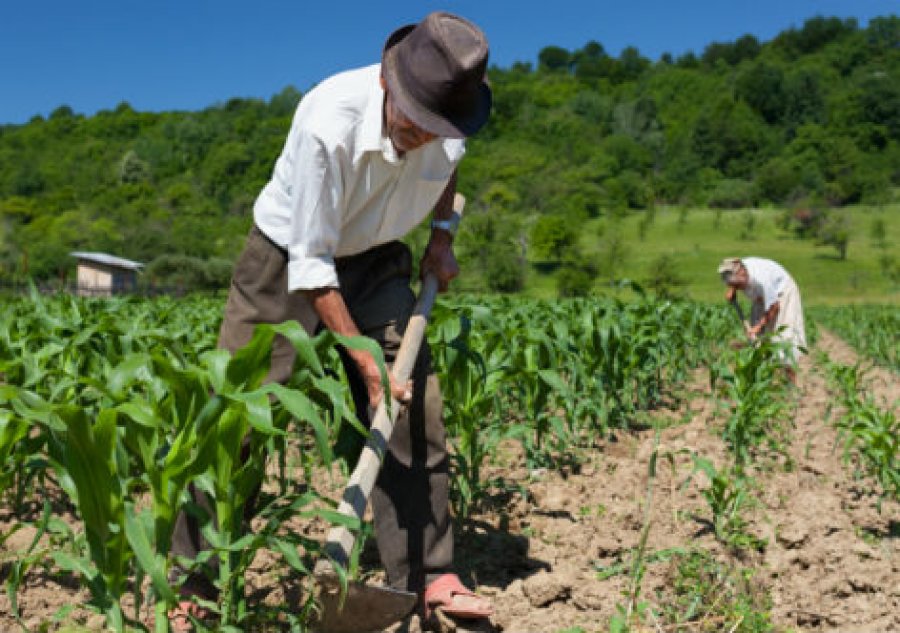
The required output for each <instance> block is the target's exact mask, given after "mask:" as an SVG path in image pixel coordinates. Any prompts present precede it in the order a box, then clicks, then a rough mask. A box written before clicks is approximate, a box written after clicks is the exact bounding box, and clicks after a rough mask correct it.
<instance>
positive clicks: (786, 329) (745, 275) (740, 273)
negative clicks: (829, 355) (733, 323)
mask: <svg viewBox="0 0 900 633" xmlns="http://www.w3.org/2000/svg"><path fill="white" fill-rule="evenodd" d="M719 275H720V276H721V278H722V281H723V282H724V283H725V284H726V285H727V286H728V290H727V291H726V292H725V299H726V300H728V301H734V300H735V297H736V292H737V291H738V290H743V291H744V294H746V295H747V298H748V299H749V300H750V305H751V310H750V325H749V327H748V329H747V336H749V337H750V338H751V340H753V339H756V337H758V336H759V335H760V334H762V333H763V332H768V333H772V334H773V338H774V339H775V340H780V341H785V342H787V343H789V344H790V348H789V352H788V354H787V355H786V357H785V361H786V365H785V366H786V368H787V371H788V375H789V376H790V378H791V381H794V380H796V370H795V368H796V364H797V362H798V360H799V358H800V352H801V351H804V350H805V348H806V332H805V329H804V326H803V306H802V305H801V303H800V290H799V288H797V284H796V283H795V282H794V279H793V278H792V277H791V276H790V275H789V274H788V272H787V271H786V270H785V269H784V268H783V267H782V266H781V265H780V264H778V263H777V262H774V261H772V260H771V259H763V258H761V257H742V258H736V257H731V258H728V259H725V260H723V261H722V263H721V264H719Z"/></svg>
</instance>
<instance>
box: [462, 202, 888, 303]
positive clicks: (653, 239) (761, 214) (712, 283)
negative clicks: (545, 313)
mask: <svg viewBox="0 0 900 633" xmlns="http://www.w3.org/2000/svg"><path fill="white" fill-rule="evenodd" d="M848 212H849V213H850V214H851V215H852V224H851V231H850V239H849V243H848V247H847V256H846V259H845V260H842V259H840V258H839V255H838V252H837V250H836V249H835V248H834V247H830V246H827V245H818V244H817V243H816V242H815V241H812V240H801V239H797V238H796V237H795V236H794V235H793V234H792V233H790V232H788V231H785V230H783V229H781V228H780V227H779V226H778V218H779V216H780V215H781V214H782V213H783V212H782V211H779V210H776V209H753V210H733V211H724V212H723V211H718V210H710V209H697V208H688V207H682V208H674V207H661V208H657V209H656V213H655V217H654V220H653V223H652V224H651V225H650V226H649V227H648V228H646V229H645V230H644V237H643V239H641V237H640V235H641V227H640V225H641V222H642V220H643V219H644V218H643V216H642V214H640V213H632V214H630V215H629V216H627V217H626V218H623V219H622V220H621V221H620V222H618V223H610V222H608V221H607V220H604V219H596V220H590V221H588V222H586V223H585V224H584V225H583V230H582V232H581V236H580V244H581V252H582V253H585V254H587V253H590V255H584V257H586V258H588V259H589V261H590V263H593V264H594V265H595V266H596V268H597V276H596V278H595V281H594V283H593V284H592V286H591V292H593V293H623V292H624V293H627V292H628V291H627V290H626V291H622V290H619V289H616V288H615V287H614V286H613V285H612V284H611V283H610V280H611V278H612V279H622V278H627V279H631V280H634V281H636V282H638V283H639V284H641V285H642V286H645V287H646V288H647V290H650V289H651V286H652V285H653V283H654V279H656V278H659V277H660V276H661V275H660V268H661V267H662V268H663V269H664V270H666V271H668V272H669V274H670V275H671V276H672V277H673V280H670V281H669V283H665V278H663V283H662V284H661V285H662V286H663V287H664V289H665V290H668V291H669V292H671V293H673V294H676V295H680V296H688V297H691V298H694V299H698V300H703V301H718V300H720V299H721V297H722V295H723V292H724V286H722V284H721V282H720V281H719V278H718V275H717V274H716V266H717V265H718V263H719V261H720V260H721V259H723V258H724V257H732V256H738V257H740V256H757V257H767V258H770V259H774V260H776V261H778V262H780V263H781V264H783V265H784V266H785V267H786V268H787V269H788V270H789V271H790V272H791V274H792V275H793V276H794V277H795V279H796V280H797V283H798V284H799V286H800V289H801V292H802V294H803V299H804V301H805V302H806V303H807V304H808V305H816V304H844V303H893V304H898V303H900V268H898V259H897V257H898V255H897V248H896V245H897V244H900V205H897V204H894V205H888V206H884V207H865V206H860V207H854V208H852V209H848ZM751 217H752V220H749V218H751ZM879 220H881V221H883V222H884V223H885V226H886V231H885V237H884V238H883V239H880V238H875V237H873V232H872V227H873V226H875V225H876V223H877V222H878V221H879ZM748 222H751V223H752V226H753V228H752V230H751V231H750V232H749V234H748V231H747V225H748ZM615 235H621V236H622V240H623V241H624V250H623V252H622V255H621V257H620V258H619V259H618V260H617V261H616V262H615V266H614V268H613V271H612V272H613V274H612V275H611V274H610V266H611V262H610V260H609V258H608V257H607V256H606V255H608V254H609V253H610V251H611V250H613V249H611V248H610V242H611V240H614V239H615V237H614V236H615ZM664 258H665V259H664ZM558 277H559V268H556V269H555V270H551V271H547V267H546V266H543V267H542V266H540V264H539V263H538V265H534V263H533V262H532V265H530V266H529V275H528V278H527V287H526V292H527V293H528V294H530V295H533V296H539V297H550V296H554V295H555V294H556V293H557V290H558V287H557V284H558ZM464 282H465V279H464ZM476 284H477V282H476ZM623 296H624V294H623Z"/></svg>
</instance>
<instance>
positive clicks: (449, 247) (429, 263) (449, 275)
mask: <svg viewBox="0 0 900 633" xmlns="http://www.w3.org/2000/svg"><path fill="white" fill-rule="evenodd" d="M419 271H420V274H421V276H422V277H425V275H427V274H428V273H434V276H435V277H436V278H437V280H438V290H440V291H441V292H444V291H446V290H447V288H448V287H449V285H450V281H451V280H452V279H454V278H455V277H456V276H457V275H459V263H458V262H457V261H456V255H455V254H454V253H453V236H452V235H450V233H448V232H446V231H440V230H436V231H432V233H431V240H430V241H429V242H428V247H427V248H426V249H425V255H424V256H423V257H422V261H421V262H419Z"/></svg>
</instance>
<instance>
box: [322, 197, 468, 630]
mask: <svg viewBox="0 0 900 633" xmlns="http://www.w3.org/2000/svg"><path fill="white" fill-rule="evenodd" d="M464 205H465V198H464V197H463V196H462V195H461V194H458V193H457V194H456V197H455V198H454V200H453V210H454V211H455V212H456V213H458V214H460V215H461V214H462V210H463V206H464ZM437 291H438V281H437V278H436V277H435V276H434V275H432V274H429V275H426V276H425V278H424V279H423V280H422V288H421V290H420V292H419V299H418V301H417V302H416V305H415V307H414V308H413V313H412V316H411V317H410V319H409V324H408V325H407V326H406V332H405V333H404V335H403V340H402V342H401V344H400V350H399V351H398V352H397V358H396V360H395V361H394V365H393V375H394V378H395V379H396V380H397V381H398V382H400V383H405V382H407V381H408V380H409V378H410V375H411V374H412V369H413V365H414V364H415V360H416V357H417V356H418V353H419V347H420V346H421V344H422V338H423V336H424V334H425V326H426V325H427V323H428V315H429V314H430V313H431V308H432V306H433V305H434V300H435V296H436V295H437ZM391 405H392V406H391V408H390V413H388V410H387V407H386V405H385V401H384V399H382V401H381V403H380V404H379V405H378V410H377V412H376V413H375V419H374V421H373V422H372V428H371V432H370V434H369V438H368V440H367V441H366V445H365V447H364V448H363V450H362V453H361V454H360V457H359V461H358V462H357V464H356V468H355V469H354V470H353V473H352V474H351V476H350V480H349V481H348V482H347V487H346V488H345V489H344V495H343V497H342V500H341V503H340V505H339V506H338V512H340V513H341V514H343V515H344V516H347V517H356V518H358V519H360V520H362V518H363V514H364V513H365V511H366V505H367V504H368V501H369V495H370V494H371V492H372V488H373V486H374V485H375V479H376V478H377V476H378V472H379V470H380V469H381V461H382V458H383V455H384V453H385V451H386V450H387V445H388V442H389V441H390V438H391V433H392V432H393V430H394V422H395V421H396V419H397V414H398V412H399V410H400V406H401V405H400V403H398V402H397V401H396V400H394V401H393V402H392V403H391ZM353 543H354V536H353V533H352V532H350V530H348V529H347V528H346V527H343V526H337V527H333V528H332V529H331V530H330V531H329V532H328V537H327V541H326V543H325V552H326V555H327V558H328V559H327V560H326V559H322V560H320V561H319V563H318V564H317V565H316V568H315V572H314V575H315V578H316V581H317V584H318V587H319V600H320V603H321V607H322V610H321V613H320V614H319V616H318V620H317V621H316V622H315V623H314V625H313V630H315V631H317V632H318V633H365V632H368V631H381V630H383V629H384V628H386V627H388V626H390V625H391V624H394V623H395V622H398V621H400V620H402V619H403V618H405V617H407V616H408V615H409V614H410V613H412V610H413V608H414V607H415V605H416V602H417V600H418V597H417V596H416V594H415V593H411V592H408V591H399V590H396V589H391V588H389V587H381V586H373V585H366V584H364V583H359V582H351V583H349V587H348V588H347V591H346V592H344V591H342V590H341V584H340V582H339V580H338V576H337V574H336V573H335V570H334V568H333V566H332V561H334V562H335V563H337V564H339V565H341V566H344V567H345V566H346V565H347V561H348V559H349V557H350V552H351V551H352V550H353Z"/></svg>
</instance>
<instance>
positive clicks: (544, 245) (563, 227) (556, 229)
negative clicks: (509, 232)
mask: <svg viewBox="0 0 900 633" xmlns="http://www.w3.org/2000/svg"><path fill="white" fill-rule="evenodd" d="M577 237H578V234H577V233H576V232H575V228H574V227H573V226H572V224H571V223H570V222H569V221H567V220H566V218H564V217H562V216H559V215H543V216H541V217H540V218H538V220H537V222H535V223H534V226H533V227H532V229H531V238H530V240H529V244H530V246H531V251H532V255H533V256H534V257H535V258H536V259H539V260H543V261H552V262H559V261H562V260H563V258H565V257H566V255H567V253H568V251H570V250H571V249H572V247H574V246H575V243H576V241H577Z"/></svg>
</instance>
